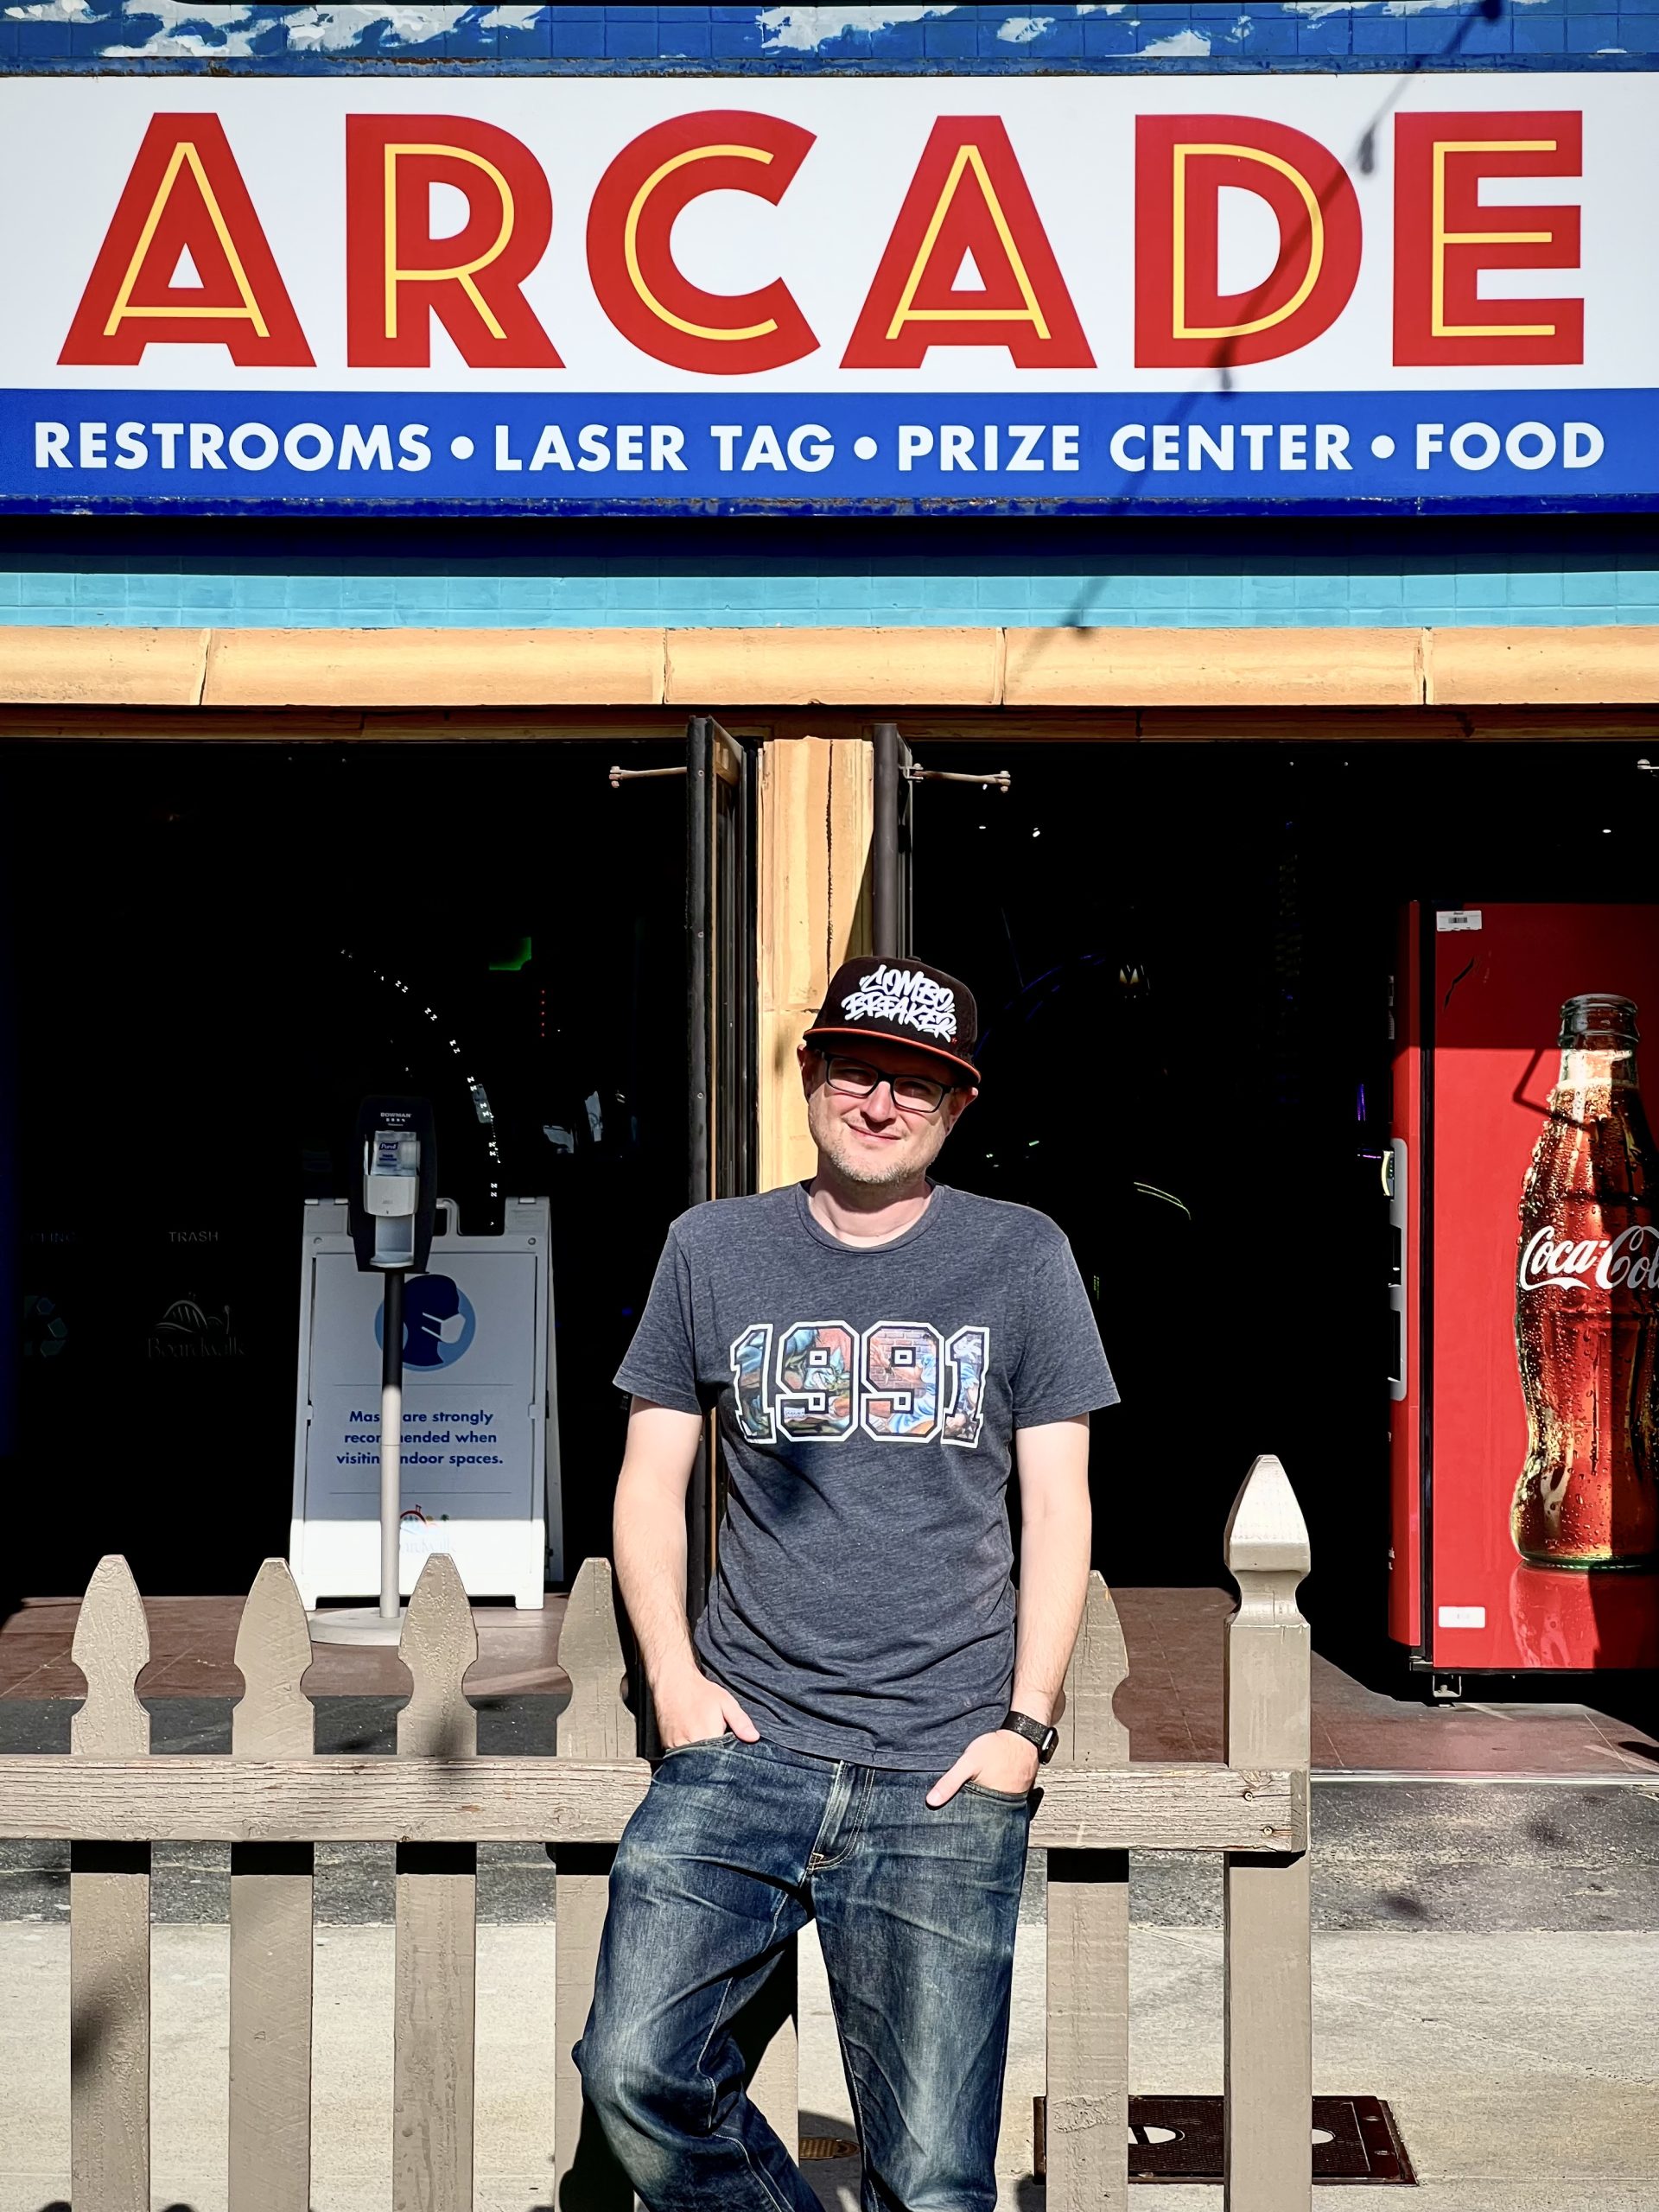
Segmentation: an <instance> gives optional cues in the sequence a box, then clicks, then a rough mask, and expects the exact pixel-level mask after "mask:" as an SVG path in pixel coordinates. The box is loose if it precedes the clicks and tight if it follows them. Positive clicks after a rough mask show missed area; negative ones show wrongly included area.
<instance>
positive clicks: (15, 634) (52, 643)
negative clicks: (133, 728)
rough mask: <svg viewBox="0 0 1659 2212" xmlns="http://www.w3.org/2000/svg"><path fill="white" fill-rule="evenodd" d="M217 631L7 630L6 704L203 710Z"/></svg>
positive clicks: (1, 635) (3, 641) (68, 626)
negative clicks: (204, 686) (209, 659)
mask: <svg viewBox="0 0 1659 2212" xmlns="http://www.w3.org/2000/svg"><path fill="white" fill-rule="evenodd" d="M212 636H213V632H212V631H211V630H104V629H97V628H93V627H92V626H81V625H79V624H72V623H64V624H61V625H54V626H52V627H50V628H45V627H42V628H35V627H34V626H27V625H20V626H18V627H17V628H16V629H11V628H3V629H0V698H4V699H9V700H11V701H14V702H16V703H17V704H18V705H23V706H26V705H29V704H39V705H41V706H60V707H78V706H111V707H198V706H200V703H201V686H202V675H203V671H204V668H205V666H206V664H207V647H208V641H209V639H211V638H212Z"/></svg>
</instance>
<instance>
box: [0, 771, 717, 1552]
mask: <svg viewBox="0 0 1659 2212" xmlns="http://www.w3.org/2000/svg"><path fill="white" fill-rule="evenodd" d="M686 757H687V756H686V751H685V748H684V746H683V744H682V743H679V742H674V743H664V744H662V745H646V744H635V743H622V744H617V743H613V742H610V741H607V744H606V746H605V747H604V749H603V750H601V748H600V747H597V746H594V745H593V744H574V743H572V744H563V745H562V744H556V743H546V744H529V743H516V744H505V743H493V742H480V741H472V742H469V743H468V744H467V745H465V746H461V745H442V744H427V745H399V744H391V743H385V742H377V743H372V744H370V743H364V744H359V745H356V746H344V747H336V746H332V745H320V744H305V745H298V744H296V745H286V744H283V743H281V742H270V743H264V744H248V743H243V744H238V745H235V746H232V745H216V744H204V743H197V744H193V745H189V746H185V745H172V744H161V743H150V742H147V743H144V744H143V745H129V744H113V743H111V744H93V745H86V744H75V745H67V744H66V745H57V746H48V745H38V746H35V745H16V746H13V747H10V749H9V750H8V751H7V753H5V754H4V756H3V763H0V778H3V795H0V797H3V820H4V823H6V825H7V827H6V830H5V833H4V834H5V838H6V842H7V845H8V847H9V850H8V852H7V855H6V863H5V875H6V878H7V882H8V890H7V907H6V912H5V922H6V929H5V941H6V943H7V944H9V946H10V969H11V976H10V998H11V1012H10V1021H9V1023H8V1024H7V1028H8V1032H9V1043H10V1047H11V1048H12V1049H13V1050H14V1052H15V1056H16V1085H15V1103H14V1106H13V1109H12V1113H13V1118H14V1122H15V1133H14V1134H15V1141H14V1144H13V1145H12V1146H10V1147H8V1149H9V1151H10V1156H11V1157H12V1158H13V1159H14V1160H16V1161H18V1162H19V1163H21V1173H20V1174H19V1176H18V1179H17V1183H16V1192H15V1204H16V1213H17V1221H16V1231H17V1241H16V1263H17V1274H16V1294H17V1297H18V1299H19V1300H20V1301H21V1302H22V1306H23V1309H24V1324H23V1334H22V1344H21V1350H20V1351H19V1354H18V1357H17V1359H16V1421H15V1423H14V1433H13V1435H12V1438H11V1440H10V1441H11V1446H12V1449H11V1452H10V1470H11V1477H10V1483H9V1484H8V1490H7V1497H8V1505H9V1510H8V1536H7V1546H6V1548H7V1553H8V1555H9V1564H8V1568H7V1573H6V1580H7V1583H8V1586H10V1587H16V1586H17V1585H18V1583H19V1580H20V1578H26V1580H27V1585H28V1586H29V1588H30V1589H31V1590H33V1591H35V1592H46V1591H75V1590H79V1588H80V1587H81V1586H83V1584H84V1582H85V1580H86V1575H87V1573H89V1572H90V1570H91V1567H92V1565H93V1563H94V1561H95V1560H96V1559H97V1557H98V1556H99V1554H101V1553H103V1552H105V1551H111V1550H120V1551H124V1553H125V1554H126V1555H127V1557H128V1559H129V1560H130V1563H131V1565H132V1567H133V1570H134V1573H135V1574H136V1575H137V1579H138V1581H139V1584H140V1586H141V1587H143V1589H145V1590H146V1591H147V1592H199V1591H227V1590H228V1591H238V1590H243V1589H245V1588H246V1587H247V1586H248V1583H249V1581H250V1580H251V1578H252V1575H253V1573H254V1572H255V1571H256V1569H257V1565H258V1562H259V1560H261V1559H262V1558H263V1557H265V1556H267V1555H270V1554H282V1553H283V1552H285V1551H286V1549H287V1546H288V1532H289V1506H290V1497H291V1482H292V1470H293V1460H294V1427H295V1380H296V1330H297V1321H298V1298H297V1293H298V1279H299V1268H298V1265H297V1262H298V1257H299V1250H300V1243H299V1239H300V1232H301V1208H302V1201H303V1199H304V1198H307V1197H308V1196H309V1197H315V1198H334V1197H338V1196H340V1195H341V1194H342V1193H343V1192H344V1190H345V1188H346V1177H347V1175H348V1174H349V1173H350V1172H351V1166H350V1162H349V1160H348V1159H347V1157H346V1151H347V1140H348V1138H349V1135H350V1132H351V1129H352V1122H353V1110H354V1107H355V1103H356V1101H357V1100H358V1098H359V1096H362V1095H363V1094H364V1093H365V1091H369V1090H420V1091H423V1092H426V1093H428V1094H429V1095H430V1096H431V1097H432V1099H433V1101H434V1103H435V1108H436V1113H437V1122H438V1143H439V1155H440V1161H441V1178H440V1179H441V1184H442V1193H443V1195H444V1196H445V1197H446V1198H452V1199H453V1200H454V1204H455V1205H456V1207H457V1208H458V1210H459V1211H460V1214H461V1219H462V1221H463V1223H464V1224H466V1225H467V1226H468V1227H470V1226H472V1225H473V1224H479V1225H480V1226H482V1225H487V1224H491V1223H492V1222H493V1220H497V1219H499V1209H500V1205H501V1200H502V1198H503V1197H504V1196H507V1195H512V1196H532V1195H534V1196H540V1195H543V1194H546V1195H548V1196H550V1198H551V1200H552V1224H553V1230H552V1233H553V1240H554V1254H553V1258H554V1276H555V1298H556V1308H557V1315H558V1328H557V1335H556V1354H557V1376H558V1410H559V1424H560V1430H561V1440H562V1446H563V1455H562V1456H563V1469H564V1539H565V1541H564V1558H565V1569H566V1573H567V1574H568V1573H574V1571H575V1566H576V1565H577V1564H578V1563H579V1562H580V1560H582V1557H583V1556H585V1555H586V1554H588V1552H590V1551H594V1550H604V1549H607V1548H608V1543H609V1511H610V1499H611V1491H612V1486H613V1483H614V1478H615V1471H616V1468H617V1465H618V1463H619V1459H620V1448H621V1441H622V1432H623V1419H624V1413H625V1407H624V1402H623V1401H622V1400H621V1399H620V1396H619V1395H618V1394H617V1393H616V1392H615V1391H614V1390H613V1388H612V1386H611V1376H612V1375H613V1371H614V1370H615V1367H616V1365H617V1363H618V1360H619V1359H620V1355H621V1353H622V1351H623V1349H624V1348H625V1346H626V1343H627V1341H628V1338H629V1337H630V1335H631V1333H632V1328H633V1325H634V1319H635V1317H636V1314H637V1313H638V1310H639V1305H640V1302H641V1300H642V1299H643V1297H644V1294H645V1289H646V1287H647V1286H648V1284H649V1282H650V1280H651V1274H652V1268H653V1266H654V1264H655V1262H656V1258H657V1255H658V1250H659V1249H660V1246H661V1242H662V1237H663V1233H664V1228H665V1226H666V1224H667V1223H668V1221H669V1220H670V1219H671V1217H673V1215H674V1214H676V1213H677V1212H678V1211H680V1210H681V1209H682V1208H683V1205H685V1204H686V1203H687V1171H686V1154H687V1135H686V1096H687V1059H688V1039H687V1021H686V876H685V853H686V783H685V780H684V779H683V776H670V777H664V778H662V779H656V778H650V779H644V780H642V781H640V782H639V783H637V784H634V785H630V786H629V787H628V788H627V789H626V791H620V792H619V791H616V790H613V789H612V788H611V787H610V785H609V784H608V782H607V773H606V771H607V766H608V764H609V763H610V762H611V761H613V760H616V761H620V762H622V763H624V764H626V765H627V766H634V767H673V766H683V764H684V762H685V760H686ZM169 1316H170V1317H171V1321H170V1324H169V1325H168V1326H166V1327H163V1326H162V1324H163V1322H164V1321H167V1320H168V1317H169Z"/></svg>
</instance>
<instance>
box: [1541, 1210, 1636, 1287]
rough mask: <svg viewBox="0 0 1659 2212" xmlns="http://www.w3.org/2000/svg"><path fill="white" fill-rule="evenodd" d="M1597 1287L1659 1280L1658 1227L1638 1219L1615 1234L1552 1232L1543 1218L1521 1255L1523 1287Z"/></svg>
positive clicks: (1624, 1285)
mask: <svg viewBox="0 0 1659 2212" xmlns="http://www.w3.org/2000/svg"><path fill="white" fill-rule="evenodd" d="M1589 1283H1594V1284H1595V1286H1596V1287H1597V1288H1598V1289H1599V1290H1641V1289H1642V1288H1643V1287H1649V1288H1652V1287H1656V1286H1659V1227H1656V1226H1655V1225H1654V1224H1652V1223H1650V1222H1637V1223H1636V1224H1633V1226H1632V1227H1630V1228H1629V1229H1626V1230H1623V1231H1622V1232H1621V1233H1620V1234H1619V1235H1618V1236H1581V1237H1578V1238H1576V1239H1575V1238H1573V1237H1571V1236H1557V1235H1556V1234H1555V1231H1554V1229H1553V1228H1551V1227H1550V1225H1549V1224H1548V1223H1546V1224H1544V1226H1543V1228H1541V1230H1537V1231H1536V1232H1535V1234H1534V1235H1533V1236H1532V1237H1531V1238H1529V1241H1528V1243H1527V1246H1526V1249H1524V1250H1523V1251H1522V1255H1521V1269H1520V1287H1521V1288H1522V1290H1548V1289H1551V1288H1554V1289H1558V1290H1568V1289H1573V1288H1582V1287H1584V1286H1586V1284H1589Z"/></svg>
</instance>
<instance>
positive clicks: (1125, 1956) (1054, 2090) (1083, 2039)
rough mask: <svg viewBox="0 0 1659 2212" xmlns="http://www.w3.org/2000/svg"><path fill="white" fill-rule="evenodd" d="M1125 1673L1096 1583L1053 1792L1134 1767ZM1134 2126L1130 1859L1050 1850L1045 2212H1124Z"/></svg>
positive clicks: (1095, 1579)
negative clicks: (1076, 1778)
mask: <svg viewBox="0 0 1659 2212" xmlns="http://www.w3.org/2000/svg"><path fill="white" fill-rule="evenodd" d="M1128 1671H1129V1661H1128V1649H1127V1648H1126V1646H1125V1644H1124V1641H1123V1630H1122V1624H1120V1622H1119V1620H1118V1618H1117V1608H1116V1605H1114V1604H1113V1603H1112V1599H1111V1593H1110V1592H1109V1590H1108V1589H1107V1587H1106V1585H1105V1583H1104V1582H1103V1580H1102V1579H1101V1577H1100V1576H1099V1575H1098V1574H1091V1575H1090V1578H1089V1593H1088V1596H1087V1598H1086V1599H1085V1600H1084V1612H1083V1620H1082V1624H1081V1625H1080V1627H1079V1629H1078V1630H1077V1644H1076V1646H1075V1648H1074V1649H1073V1651H1072V1654H1071V1665H1070V1666H1069V1667H1068V1669H1066V1677H1065V1707H1064V1710H1063V1711H1062V1713H1061V1715H1060V1718H1059V1720H1058V1724H1057V1725H1058V1728H1059V1731H1060V1742H1059V1745H1058V1749H1057V1750H1056V1751H1055V1754H1054V1761H1053V1764H1052V1765H1051V1766H1050V1768H1049V1770H1048V1774H1047V1776H1046V1777H1045V1787H1047V1784H1048V1783H1049V1782H1051V1781H1056V1780H1058V1777H1059V1776H1060V1775H1062V1774H1064V1773H1067V1772H1071V1773H1078V1772H1083V1773H1091V1774H1092V1773H1103V1772H1121V1771H1122V1769H1123V1768H1125V1767H1126V1766H1127V1765H1128V1758H1129V1734H1128V1729H1127V1728H1126V1727H1125V1726H1123V1724H1122V1721H1121V1720H1120V1719H1118V1718H1117V1715H1116V1711H1115V1710H1114V1707H1113V1704H1112V1700H1113V1698H1114V1696H1115V1695H1116V1692H1117V1690H1118V1688H1119V1686H1120V1685H1121V1684H1122V1682H1123V1681H1125V1680H1126V1679H1127V1678H1128ZM1047 1802H1048V1801H1047V1798H1046V1797H1045V1804H1046V1803H1047ZM1128 2119H1129V1861H1128V1853H1127V1852H1126V1851H1100V1850H1096V1851H1057V1850H1051V1851H1050V1853H1049V1854H1048V2103H1047V2149H1048V2203H1049V2207H1050V2212H1125V2208H1126V2206H1127V2204H1128V2183H1129V2174H1128Z"/></svg>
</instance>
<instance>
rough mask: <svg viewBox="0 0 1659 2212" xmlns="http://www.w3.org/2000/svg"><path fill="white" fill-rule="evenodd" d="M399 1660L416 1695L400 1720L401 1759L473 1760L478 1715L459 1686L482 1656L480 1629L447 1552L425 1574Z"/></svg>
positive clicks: (436, 1554)
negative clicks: (406, 1670) (402, 1663)
mask: <svg viewBox="0 0 1659 2212" xmlns="http://www.w3.org/2000/svg"><path fill="white" fill-rule="evenodd" d="M397 1656H398V1657H399V1658H400V1659H401V1660H402V1661H403V1662H404V1666H405V1667H407V1668H408V1669H409V1671H410V1679H411V1680H412V1681H413V1683H414V1694H413V1695H412V1696H411V1697H410V1700H409V1703H408V1704H407V1705H406V1706H405V1707H404V1709H403V1711H402V1712H401V1713H399V1714H398V1716H397V1751H398V1755H399V1757H400V1758H423V1759H442V1758H449V1759H462V1758H472V1756H473V1755H474V1752H475V1751H477V1749H478V1714H477V1712H476V1710H475V1709H474V1707H472V1706H471V1705H469V1704H468V1702H467V1699H466V1697H465V1696H464V1695H463V1694H462V1692H461V1681H462V1678H463V1676H464V1675H466V1672H467V1669H468V1668H469V1667H470V1666H471V1665H472V1664H473V1662H474V1660H475V1659H476V1658H477V1657H478V1630H477V1629H476V1628H475V1627H474V1624H473V1609H472V1606H471V1605H469V1604H468V1602H467V1592H466V1588H465V1586H464V1585H463V1584H462V1582H461V1570H460V1569H459V1568H458V1567H456V1565H455V1562H454V1560H453V1559H452V1558H451V1557H450V1556H449V1554H448V1552H434V1553H433V1554H432V1555H431V1557H430V1558H429V1560H427V1562H426V1565H425V1566H424V1567H423V1568H422V1569H421V1574H420V1580H418V1581H417V1582H416V1585H415V1588H414V1592H413V1594H412V1595H411V1596H410V1601H409V1611H408V1613H407V1614H406V1616H405V1617H404V1632H403V1636H402V1637H401V1638H400V1640H399V1642H398V1645H397Z"/></svg>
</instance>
